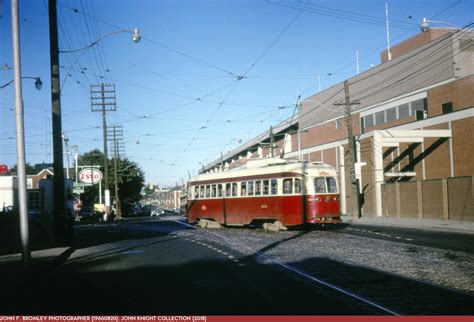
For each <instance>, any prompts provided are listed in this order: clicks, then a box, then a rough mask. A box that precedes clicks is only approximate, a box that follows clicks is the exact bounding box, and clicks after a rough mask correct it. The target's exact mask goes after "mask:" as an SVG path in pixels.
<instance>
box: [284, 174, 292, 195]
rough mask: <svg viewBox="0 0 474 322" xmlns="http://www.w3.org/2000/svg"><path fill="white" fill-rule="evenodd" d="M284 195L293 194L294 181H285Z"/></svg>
mask: <svg viewBox="0 0 474 322" xmlns="http://www.w3.org/2000/svg"><path fill="white" fill-rule="evenodd" d="M283 193H284V194H292V193H293V179H291V178H288V179H283Z"/></svg>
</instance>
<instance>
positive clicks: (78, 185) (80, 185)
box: [74, 182, 92, 189]
mask: <svg viewBox="0 0 474 322" xmlns="http://www.w3.org/2000/svg"><path fill="white" fill-rule="evenodd" d="M89 186H92V183H83V182H74V189H84V187H89Z"/></svg>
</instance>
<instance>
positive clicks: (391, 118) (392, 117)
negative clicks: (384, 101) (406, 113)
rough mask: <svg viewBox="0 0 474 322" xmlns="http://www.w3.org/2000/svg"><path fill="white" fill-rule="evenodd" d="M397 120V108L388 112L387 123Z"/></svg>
mask: <svg viewBox="0 0 474 322" xmlns="http://www.w3.org/2000/svg"><path fill="white" fill-rule="evenodd" d="M396 119H397V108H396V107H392V108H389V109H388V110H387V123H388V122H392V121H395V120H396Z"/></svg>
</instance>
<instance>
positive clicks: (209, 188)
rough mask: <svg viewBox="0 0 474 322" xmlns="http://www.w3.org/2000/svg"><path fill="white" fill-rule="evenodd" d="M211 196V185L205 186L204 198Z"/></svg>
mask: <svg viewBox="0 0 474 322" xmlns="http://www.w3.org/2000/svg"><path fill="white" fill-rule="evenodd" d="M210 196H211V186H206V198H209V197H210Z"/></svg>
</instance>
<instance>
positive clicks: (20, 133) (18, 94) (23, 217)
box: [1, 0, 43, 268]
mask: <svg viewBox="0 0 474 322" xmlns="http://www.w3.org/2000/svg"><path fill="white" fill-rule="evenodd" d="M11 10H12V48H13V69H14V70H13V72H14V79H13V81H11V82H9V83H7V84H6V85H4V86H2V87H1V88H4V87H6V86H8V85H10V84H11V83H13V82H14V83H15V126H16V133H17V134H16V152H17V171H18V177H17V179H18V205H19V210H20V239H21V258H22V261H23V266H24V267H25V268H29V267H30V263H31V253H30V245H29V227H28V204H27V202H28V201H27V191H26V163H25V128H24V110H23V93H22V87H21V79H22V77H21V59H20V24H19V8H18V0H12V2H11ZM24 78H31V77H24ZM34 79H36V88H37V89H41V86H42V84H43V83H42V82H41V80H40V79H39V77H37V78H34Z"/></svg>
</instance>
